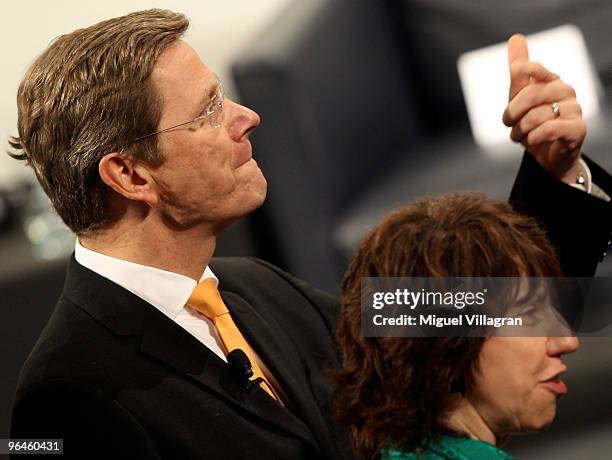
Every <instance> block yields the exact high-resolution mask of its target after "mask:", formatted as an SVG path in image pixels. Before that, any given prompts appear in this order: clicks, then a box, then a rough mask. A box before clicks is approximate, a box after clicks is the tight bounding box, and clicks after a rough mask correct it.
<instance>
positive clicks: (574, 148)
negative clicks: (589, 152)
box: [503, 35, 586, 184]
mask: <svg viewBox="0 0 612 460" xmlns="http://www.w3.org/2000/svg"><path fill="white" fill-rule="evenodd" d="M508 66H509V69H510V92H509V97H508V101H509V102H508V106H507V107H506V110H505V111H504V114H503V122H504V124H505V125H506V126H509V127H511V128H512V131H511V133H510V137H511V139H512V140H513V141H515V142H520V143H521V144H523V146H524V147H525V148H526V149H527V151H528V152H529V153H531V154H532V155H533V156H534V157H535V159H536V160H537V161H538V162H539V163H540V164H541V165H542V167H543V168H545V169H546V170H548V171H549V172H551V173H552V174H554V175H555V176H557V177H558V178H559V179H560V180H562V181H564V182H566V183H569V184H573V183H575V181H576V178H577V177H578V174H579V173H580V169H581V168H580V163H579V159H580V154H581V149H582V143H583V142H584V138H585V137H586V124H585V123H584V120H583V119H582V109H581V108H580V105H579V104H578V102H577V101H576V92H575V91H574V88H572V87H571V86H570V85H568V84H566V83H564V82H563V81H561V79H560V78H559V76H558V75H556V74H554V73H552V72H550V71H549V70H547V69H546V68H545V67H544V66H542V65H541V64H538V63H535V62H531V61H529V51H528V49H527V43H526V41H525V37H524V36H522V35H513V36H512V37H511V38H510V40H508Z"/></svg>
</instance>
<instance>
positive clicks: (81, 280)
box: [11, 10, 351, 459]
mask: <svg viewBox="0 0 612 460" xmlns="http://www.w3.org/2000/svg"><path fill="white" fill-rule="evenodd" d="M187 27H188V21H187V19H186V18H185V17H184V16H183V15H180V14H176V13H172V12H170V11H161V10H149V11H142V12H137V13H132V14H129V15H127V16H123V17H119V18H113V19H110V20H108V21H104V22H101V23H99V24H95V25H93V26H91V27H88V28H84V29H79V30H77V31H74V32H72V33H70V34H67V35H63V36H61V37H59V38H58V39H56V40H55V41H54V42H53V43H52V44H51V45H50V46H49V47H48V48H47V49H46V50H45V51H44V52H43V54H42V55H41V56H39V57H38V58H37V59H36V60H35V62H34V63H33V64H32V66H31V67H30V69H29V70H28V72H27V73H26V75H25V77H24V79H23V81H22V83H21V85H20V88H19V92H18V106H19V123H18V125H19V137H17V138H14V139H13V141H12V146H13V147H14V149H16V150H17V151H20V153H19V152H15V153H14V154H13V156H14V157H16V158H20V159H22V160H25V161H26V162H27V163H28V164H29V165H31V166H32V168H33V170H34V172H35V174H36V176H37V178H38V180H39V181H40V183H41V185H42V187H43V188H44V190H45V192H46V193H47V195H48V196H49V199H50V201H51V203H52V205H53V207H54V209H55V210H56V211H57V213H58V214H59V215H60V216H61V217H62V219H63V220H64V222H65V223H66V224H67V225H68V226H69V227H70V228H71V229H72V230H73V231H74V232H75V234H76V235H77V236H78V239H77V243H76V248H75V253H74V257H73V258H72V259H71V261H70V263H69V267H68V273H67V278H66V283H65V287H64V291H63V293H62V296H61V298H60V300H59V302H58V304H57V306H56V308H55V311H54V313H53V314H52V316H51V318H50V319H49V322H48V324H47V326H46V327H45V329H44V330H43V332H42V334H41V337H40V338H39V340H38V342H37V343H36V345H35V347H34V350H33V351H32V353H31V354H30V356H29V358H28V360H27V361H26V363H25V365H24V367H23V369H22V372H21V374H20V379H19V384H18V390H17V395H16V402H15V407H14V411H13V420H12V432H11V436H12V437H13V438H30V439H31V438H45V439H49V438H61V439H64V452H65V454H67V455H69V456H75V457H79V458H92V457H105V458H123V457H130V458H160V457H163V458H211V459H212V458H223V459H226V458H266V459H268V458H291V459H300V458H304V459H306V458H308V459H312V458H334V459H337V458H350V457H351V454H350V447H349V446H350V442H349V440H348V436H347V433H345V432H344V431H343V430H342V429H339V428H337V427H336V426H335V425H334V424H333V423H332V422H331V417H330V407H329V406H330V393H331V389H330V385H329V383H328V380H327V371H328V369H330V368H332V367H333V366H334V365H335V363H336V358H335V355H334V342H333V324H334V318H335V315H336V312H337V310H338V305H337V300H336V299H334V298H332V297H330V296H328V295H326V294H324V293H321V292H319V291H316V290H314V289H312V288H311V287H309V286H307V285H306V284H305V283H303V282H301V281H299V280H296V279H294V278H293V277H291V276H290V275H288V274H286V273H284V272H282V271H281V270H279V269H278V268H276V267H274V266H272V265H270V264H267V263H266V262H263V261H260V260H254V259H241V258H236V259H212V256H213V253H214V250H215V241H216V237H217V235H218V234H219V233H220V232H221V231H223V229H224V228H225V227H226V226H227V225H228V224H230V223H231V222H232V221H234V220H236V219H238V218H240V217H242V216H244V215H246V214H248V213H250V212H252V211H253V210H254V209H256V208H257V207H259V206H260V205H261V204H262V203H263V201H264V199H265V196H266V188H267V184H266V180H265V179H264V177H263V175H262V172H261V171H260V169H259V167H258V166H257V163H256V162H255V160H254V159H253V156H252V149H251V144H250V142H249V135H250V134H251V132H252V131H253V130H254V129H255V128H256V127H257V125H258V124H259V122H260V119H259V116H258V115H257V114H256V113H255V112H253V111H252V110H250V109H248V108H246V107H244V106H241V105H239V104H237V103H235V102H233V101H231V100H229V99H225V98H224V95H223V88H222V86H221V84H220V82H219V81H218V79H217V77H216V76H215V74H214V73H213V72H212V71H211V70H210V69H209V68H208V67H206V65H205V64H204V63H203V62H202V61H201V60H200V58H199V57H198V55H197V53H196V52H195V51H194V50H193V48H191V47H190V46H189V45H188V44H186V43H185V42H184V41H182V40H180V37H181V36H182V34H183V33H184V31H185V30H186V29H187ZM313 244H317V242H316V241H313Z"/></svg>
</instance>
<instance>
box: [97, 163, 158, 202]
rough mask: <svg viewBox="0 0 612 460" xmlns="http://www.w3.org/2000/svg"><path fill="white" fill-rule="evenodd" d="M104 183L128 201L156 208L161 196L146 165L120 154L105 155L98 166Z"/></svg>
mask: <svg viewBox="0 0 612 460" xmlns="http://www.w3.org/2000/svg"><path fill="white" fill-rule="evenodd" d="M98 171H99V173H100V177H101V178H102V181H103V182H104V183H105V184H106V185H108V186H109V187H110V188H112V189H113V190H114V191H115V192H117V193H118V194H119V195H122V196H124V197H125V198H127V199H128V200H133V201H142V202H144V203H146V204H148V205H149V206H155V205H156V204H157V203H158V201H159V194H158V193H157V188H156V184H155V181H154V180H153V177H152V176H151V174H150V172H149V169H148V168H147V167H146V165H144V164H142V163H140V162H137V161H135V160H134V159H132V158H131V157H129V156H126V155H122V154H120V153H119V152H112V153H109V154H107V155H104V156H103V157H102V159H101V160H100V163H99V164H98Z"/></svg>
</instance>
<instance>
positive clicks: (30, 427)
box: [11, 382, 160, 459]
mask: <svg viewBox="0 0 612 460" xmlns="http://www.w3.org/2000/svg"><path fill="white" fill-rule="evenodd" d="M11 438H13V439H63V450H64V457H67V458H79V459H83V458H107V459H110V458H143V459H158V458H160V456H159V454H158V452H157V450H156V448H155V446H154V444H153V442H152V441H151V439H150V438H149V436H148V435H147V433H146V431H145V430H144V428H143V427H142V425H141V424H140V423H139V422H138V421H137V420H136V419H135V418H134V417H133V416H132V414H130V413H129V412H128V411H127V410H126V409H125V408H123V407H122V406H121V405H120V404H119V403H117V402H116V401H115V400H113V399H109V398H108V397H106V396H104V395H103V394H102V392H99V391H96V390H93V389H91V390H90V389H88V390H84V389H83V388H82V387H81V386H76V385H70V384H67V383H64V382H62V383H60V384H46V385H44V386H41V387H39V388H36V389H34V390H31V391H28V392H27V393H25V394H24V395H23V396H21V397H19V398H18V402H17V404H16V405H15V407H14V408H13V418H12V423H11ZM23 457H24V456H23V455H19V456H18V457H14V458H19V459H21V458H23ZM37 458H38V456H37Z"/></svg>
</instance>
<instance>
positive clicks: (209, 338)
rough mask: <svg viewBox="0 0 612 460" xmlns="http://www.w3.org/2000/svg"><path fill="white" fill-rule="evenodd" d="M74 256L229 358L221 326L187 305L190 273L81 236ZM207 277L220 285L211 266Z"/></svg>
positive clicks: (266, 372)
mask: <svg viewBox="0 0 612 460" xmlns="http://www.w3.org/2000/svg"><path fill="white" fill-rule="evenodd" d="M74 257H75V259H76V261H77V262H78V263H79V264H81V265H82V266H84V267H85V268H88V269H90V270H91V271H93V272H96V273H97V274H98V275H100V276H103V277H104V278H106V279H109V280H110V281H112V282H113V283H115V284H118V285H119V286H121V287H122V288H124V289H127V290H128V291H130V292H131V293H132V294H134V295H136V296H138V297H140V298H141V299H142V300H144V301H145V302H147V303H149V304H151V305H153V306H154V307H155V308H157V309H158V310H159V311H161V312H162V313H163V314H164V315H166V316H167V317H168V318H170V319H171V320H172V321H174V322H175V323H176V324H178V325H179V326H180V327H182V328H183V329H184V330H185V331H187V332H188V333H189V334H191V335H192V336H194V337H195V338H196V339H198V340H199V341H200V342H201V343H202V344H203V345H205V346H206V347H207V348H208V349H209V350H210V351H212V352H213V353H214V354H216V355H217V356H218V357H219V358H221V359H222V360H223V361H225V362H227V358H226V357H225V353H224V352H223V348H224V347H223V342H221V339H220V338H219V335H218V334H217V329H216V328H215V326H214V324H213V323H212V321H210V320H209V319H208V318H206V317H205V316H204V315H202V314H200V313H198V312H196V311H195V310H193V309H191V308H186V304H187V300H189V297H190V296H191V293H192V292H193V290H194V289H195V287H196V285H197V283H196V282H195V280H193V279H191V278H189V277H188V276H184V275H179V274H178V273H173V272H169V271H166V270H161V269H159V268H155V267H149V266H147V265H140V264H137V263H134V262H128V261H127V260H123V259H117V258H115V257H111V256H107V255H105V254H102V253H99V252H95V251H92V250H91V249H87V248H86V247H84V246H83V245H82V244H81V243H80V242H79V240H78V238H77V240H76V243H75V248H74ZM207 278H212V279H214V280H215V284H216V285H217V286H218V285H219V279H218V278H217V277H216V276H215V274H214V273H213V272H212V270H211V269H210V268H209V267H208V266H206V268H205V269H204V272H203V273H202V276H201V277H200V281H199V282H202V281H204V280H205V279H207ZM228 308H229V307H228ZM251 351H252V353H253V358H254V359H255V361H256V362H257V364H258V365H259V368H260V369H261V371H262V372H263V374H264V375H265V376H266V378H267V379H268V381H269V382H270V383H271V384H272V386H273V387H274V390H275V391H276V393H277V395H278V396H279V397H280V399H281V401H287V395H286V394H285V393H284V391H283V389H282V388H280V386H279V384H278V381H277V380H276V379H275V378H274V375H272V373H271V372H270V370H269V369H268V367H267V366H266V365H265V363H264V362H263V361H262V360H261V358H260V357H259V355H258V354H257V353H256V352H255V350H253V349H251Z"/></svg>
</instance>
